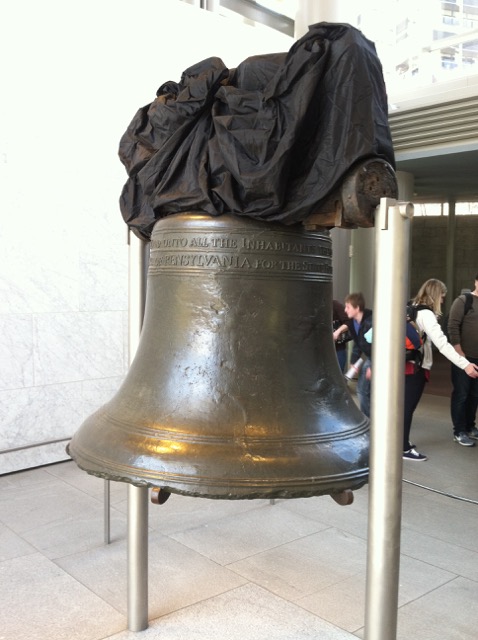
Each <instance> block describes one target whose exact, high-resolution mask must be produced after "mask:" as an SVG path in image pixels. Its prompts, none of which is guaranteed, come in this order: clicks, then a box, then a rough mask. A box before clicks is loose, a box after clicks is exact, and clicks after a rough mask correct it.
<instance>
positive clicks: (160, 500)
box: [151, 487, 171, 504]
mask: <svg viewBox="0 0 478 640" xmlns="http://www.w3.org/2000/svg"><path fill="white" fill-rule="evenodd" d="M170 495H171V494H170V493H169V491H165V490H164V489H161V488H159V487H154V488H153V489H152V490H151V502H152V503H153V504H164V503H165V502H166V500H167V499H168V498H169V496H170Z"/></svg>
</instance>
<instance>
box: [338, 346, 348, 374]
mask: <svg viewBox="0 0 478 640" xmlns="http://www.w3.org/2000/svg"><path fill="white" fill-rule="evenodd" d="M336 353H337V360H338V361H339V367H340V371H342V373H344V371H345V364H346V362H347V349H336Z"/></svg>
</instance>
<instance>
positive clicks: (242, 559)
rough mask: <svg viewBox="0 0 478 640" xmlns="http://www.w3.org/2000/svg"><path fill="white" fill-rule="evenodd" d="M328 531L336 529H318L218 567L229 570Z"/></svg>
mask: <svg viewBox="0 0 478 640" xmlns="http://www.w3.org/2000/svg"><path fill="white" fill-rule="evenodd" d="M329 529H336V527H326V528H325V529H319V530H318V531H312V532H310V533H307V534H305V535H303V536H299V537H297V538H293V539H292V540H287V541H285V542H280V543H278V544H275V545H273V546H271V547H267V549H261V550H260V551H257V552H256V553H253V554H252V555H249V556H244V557H243V558H239V559H237V560H232V561H231V562H228V563H226V564H223V565H220V566H222V567H225V568H231V565H233V564H237V563H239V562H243V561H244V560H251V559H253V558H257V557H258V556H261V555H264V554H266V553H270V552H271V551H275V550H276V549H280V548H282V547H286V546H288V545H290V544H293V543H295V542H297V541H298V540H306V539H307V538H310V537H311V536H315V535H317V534H319V533H323V532H324V531H328V530H329ZM232 570H233V569H232ZM233 571H234V570H233ZM234 573H237V572H236V571H234ZM238 575H241V574H238ZM242 577H243V576H242Z"/></svg>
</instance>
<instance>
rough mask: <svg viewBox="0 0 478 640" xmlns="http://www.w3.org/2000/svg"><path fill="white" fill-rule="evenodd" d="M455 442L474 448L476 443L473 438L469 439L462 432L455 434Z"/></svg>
mask: <svg viewBox="0 0 478 640" xmlns="http://www.w3.org/2000/svg"><path fill="white" fill-rule="evenodd" d="M453 440H454V441H455V442H458V444H462V445H463V446H464V447H474V446H475V443H474V442H473V440H472V439H471V438H469V437H468V436H467V435H466V433H465V432H464V431H460V433H455V435H454V436H453Z"/></svg>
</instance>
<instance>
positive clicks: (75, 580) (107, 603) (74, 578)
mask: <svg viewBox="0 0 478 640" xmlns="http://www.w3.org/2000/svg"><path fill="white" fill-rule="evenodd" d="M50 562H51V563H53V564H54V565H55V566H56V567H57V568H58V569H59V570H60V571H61V572H62V573H63V574H64V575H66V576H68V578H70V579H71V580H73V581H74V582H76V583H77V584H79V585H81V587H83V588H84V589H86V591H88V593H89V594H91V595H92V596H94V597H95V598H96V599H98V600H100V601H101V602H103V603H104V604H105V605H106V606H108V607H111V609H114V611H116V613H119V614H120V615H121V616H122V617H123V618H125V620H126V616H125V614H124V612H123V611H122V610H121V609H118V607H116V606H115V605H114V604H112V603H111V602H109V601H108V600H107V599H106V598H104V597H103V596H101V595H100V594H99V593H96V591H94V590H93V589H92V588H91V587H89V586H88V585H87V584H85V583H84V582H82V581H81V580H80V579H79V578H78V577H77V576H74V575H73V574H71V573H70V572H69V571H68V570H67V569H65V568H64V567H62V566H61V565H60V564H58V562H56V560H50ZM125 571H126V567H125ZM104 637H105V638H108V637H109V636H104Z"/></svg>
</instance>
